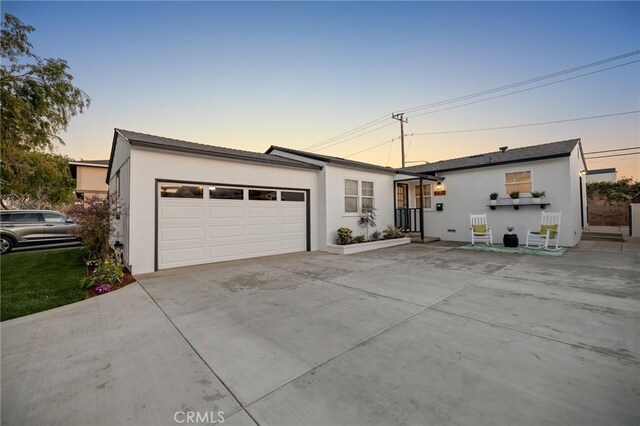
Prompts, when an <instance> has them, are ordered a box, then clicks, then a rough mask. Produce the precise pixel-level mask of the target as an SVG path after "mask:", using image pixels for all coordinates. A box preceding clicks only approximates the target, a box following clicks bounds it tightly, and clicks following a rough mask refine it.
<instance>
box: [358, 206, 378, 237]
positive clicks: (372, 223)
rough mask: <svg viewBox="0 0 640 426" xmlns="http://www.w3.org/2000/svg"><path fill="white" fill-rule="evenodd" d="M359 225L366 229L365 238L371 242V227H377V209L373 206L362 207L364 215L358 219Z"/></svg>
mask: <svg viewBox="0 0 640 426" xmlns="http://www.w3.org/2000/svg"><path fill="white" fill-rule="evenodd" d="M358 225H360V226H364V227H365V228H366V233H365V238H366V240H367V241H369V227H372V228H375V227H376V209H375V208H374V207H373V206H367V205H365V204H363V205H362V214H361V215H360V219H358Z"/></svg>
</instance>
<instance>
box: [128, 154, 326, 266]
mask: <svg viewBox="0 0 640 426" xmlns="http://www.w3.org/2000/svg"><path fill="white" fill-rule="evenodd" d="M131 162H132V163H133V164H134V165H135V167H134V168H132V169H131V223H132V224H134V226H132V227H131V231H130V232H131V236H130V240H131V260H130V261H131V266H132V268H133V271H134V272H135V273H147V272H153V271H154V268H155V208H156V199H155V193H156V179H160V180H162V181H168V182H171V181H172V180H175V181H192V182H202V183H215V184H230V185H233V184H236V185H249V186H257V187H278V188H300V189H308V190H309V191H310V221H311V234H310V239H311V250H319V249H321V247H322V245H321V244H319V241H320V240H321V238H320V237H319V235H318V231H317V229H318V216H319V215H318V205H319V201H318V174H319V173H318V172H319V171H317V170H304V169H296V168H287V167H282V166H269V165H262V164H260V163H253V162H251V163H249V162H240V161H232V160H222V159H216V158H212V157H205V156H194V155H192V154H188V155H183V154H180V153H175V152H164V151H155V150H148V149H143V148H139V147H133V148H132V151H131Z"/></svg>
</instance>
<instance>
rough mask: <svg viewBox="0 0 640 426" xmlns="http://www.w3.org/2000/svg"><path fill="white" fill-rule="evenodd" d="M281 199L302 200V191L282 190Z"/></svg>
mask: <svg viewBox="0 0 640 426" xmlns="http://www.w3.org/2000/svg"><path fill="white" fill-rule="evenodd" d="M280 199H281V201H304V192H292V191H282V192H281V193H280Z"/></svg>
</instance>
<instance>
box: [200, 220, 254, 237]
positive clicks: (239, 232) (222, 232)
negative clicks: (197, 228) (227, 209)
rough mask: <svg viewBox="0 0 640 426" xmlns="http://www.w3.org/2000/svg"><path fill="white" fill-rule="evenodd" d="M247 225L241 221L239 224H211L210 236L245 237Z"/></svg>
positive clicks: (209, 228) (209, 227)
mask: <svg viewBox="0 0 640 426" xmlns="http://www.w3.org/2000/svg"><path fill="white" fill-rule="evenodd" d="M244 233H245V225H244V224H243V223H240V224H238V225H219V224H215V225H209V226H208V234H207V235H208V238H209V239H213V240H214V239H220V238H226V237H238V238H241V239H244Z"/></svg>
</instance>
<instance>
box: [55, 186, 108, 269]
mask: <svg viewBox="0 0 640 426" xmlns="http://www.w3.org/2000/svg"><path fill="white" fill-rule="evenodd" d="M112 204H114V201H113V200H111V201H110V198H107V199H103V198H99V197H95V196H94V197H90V198H88V199H85V200H84V202H83V203H82V204H75V205H73V206H71V207H70V208H69V209H68V210H67V211H66V213H67V215H68V216H69V217H70V218H71V219H73V221H74V222H75V223H77V224H78V227H77V228H76V230H75V231H74V235H75V236H76V237H78V238H79V239H80V240H82V245H83V247H84V250H83V257H84V258H85V260H95V259H106V258H107V257H109V255H110V253H111V248H110V247H109V232H110V231H111V225H110V218H111V206H112Z"/></svg>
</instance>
